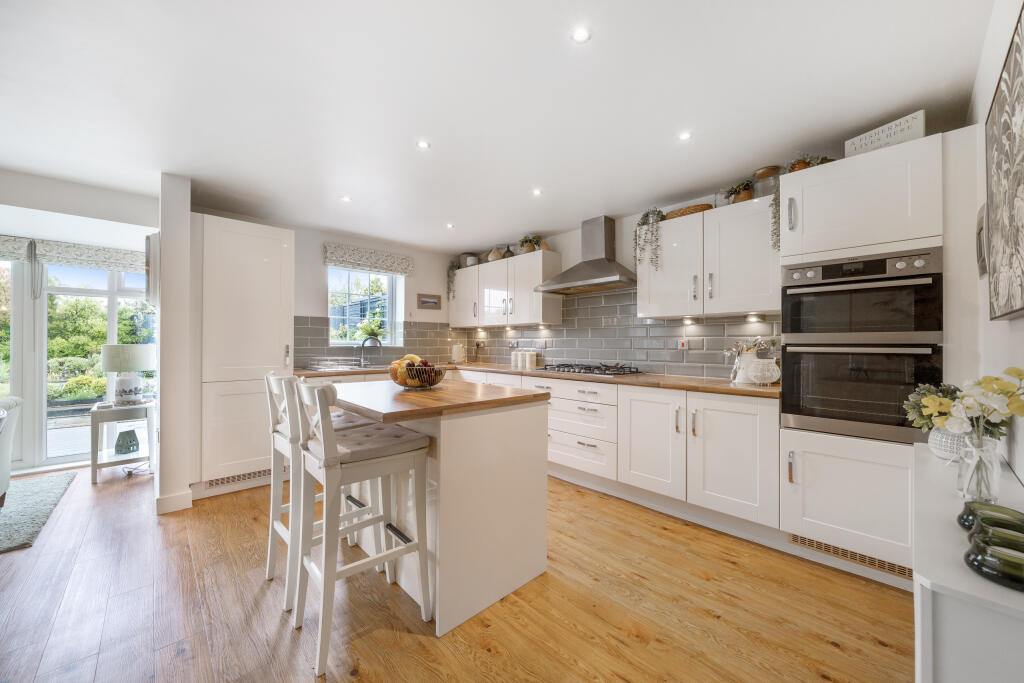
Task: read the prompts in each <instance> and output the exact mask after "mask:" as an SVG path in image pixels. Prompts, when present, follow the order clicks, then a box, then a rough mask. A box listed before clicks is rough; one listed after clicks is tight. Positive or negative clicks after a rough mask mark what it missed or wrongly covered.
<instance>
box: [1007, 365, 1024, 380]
mask: <svg viewBox="0 0 1024 683" xmlns="http://www.w3.org/2000/svg"><path fill="white" fill-rule="evenodd" d="M1003 374H1004V375H1009V376H1010V377H1012V378H1014V379H1024V370H1021V369H1020V368H1018V367H1016V366H1014V367H1012V368H1006V369H1005V370H1003Z"/></svg>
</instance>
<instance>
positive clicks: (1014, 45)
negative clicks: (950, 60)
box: [985, 16, 1024, 320]
mask: <svg viewBox="0 0 1024 683" xmlns="http://www.w3.org/2000/svg"><path fill="white" fill-rule="evenodd" d="M985 175H986V183H987V195H988V196H987V199H988V201H987V205H988V231H987V232H988V235H987V236H988V297H989V318H991V319H992V320H999V319H1006V318H1016V317H1019V316H1022V315H1024V29H1022V25H1021V17H1020V16H1018V17H1017V26H1016V28H1015V29H1014V32H1013V40H1012V41H1011V42H1010V49H1009V51H1008V52H1007V54H1006V61H1005V62H1003V71H1002V74H1001V75H1000V77H999V85H998V86H997V87H996V92H995V94H994V96H993V97H992V104H991V106H990V107H989V111H988V118H987V119H986V120H985Z"/></svg>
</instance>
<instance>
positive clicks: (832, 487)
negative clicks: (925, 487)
mask: <svg viewBox="0 0 1024 683" xmlns="http://www.w3.org/2000/svg"><path fill="white" fill-rule="evenodd" d="M780 445H781V448H780V453H779V471H780V473H781V482H780V485H779V527H780V528H781V529H782V530H783V531H787V532H789V533H793V534H797V535H800V536H805V537H807V538H812V539H814V540H817V541H823V542H825V543H829V544H832V545H835V546H839V547H841V548H846V549H847V550H853V551H856V552H858V553H862V554H864V555H870V556H872V557H877V558H879V559H882V560H886V561H888V562H895V563H896V564H900V565H903V566H906V567H909V566H911V563H912V555H911V542H912V538H911V535H912V532H911V528H912V526H911V510H912V509H913V505H912V503H913V500H912V495H913V461H914V448H913V446H911V445H908V444H894V443H887V442H883V441H872V440H870V439H856V438H852V437H846V436H834V435H831V434H818V433H815V432H804V431H799V430H795V429H783V430H782V434H781V440H780Z"/></svg>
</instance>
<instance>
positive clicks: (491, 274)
mask: <svg viewBox="0 0 1024 683" xmlns="http://www.w3.org/2000/svg"><path fill="white" fill-rule="evenodd" d="M477 271H478V272H479V274H480V293H479V295H478V296H477V300H478V301H479V302H480V307H479V308H480V324H481V325H505V324H506V323H507V322H508V259H501V260H500V261H491V262H490V263H481V264H480V265H479V266H477Z"/></svg>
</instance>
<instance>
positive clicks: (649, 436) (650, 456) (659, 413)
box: [618, 386, 686, 500]
mask: <svg viewBox="0 0 1024 683" xmlns="http://www.w3.org/2000/svg"><path fill="white" fill-rule="evenodd" d="M685 412H686V392H685V391H677V390H674V389H653V388H650V387H629V386H620V387H619V409H618V413H619V429H618V470H619V476H618V480H619V481H621V482H623V483H625V484H631V485H633V486H637V487H640V488H642V489H646V490H648V491H653V492H655V493H660V494H662V495H666V496H671V497H673V498H678V499H679V500H686V438H685V436H684V433H683V422H684V420H685V419H686V418H685V415H684V413H685Z"/></svg>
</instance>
